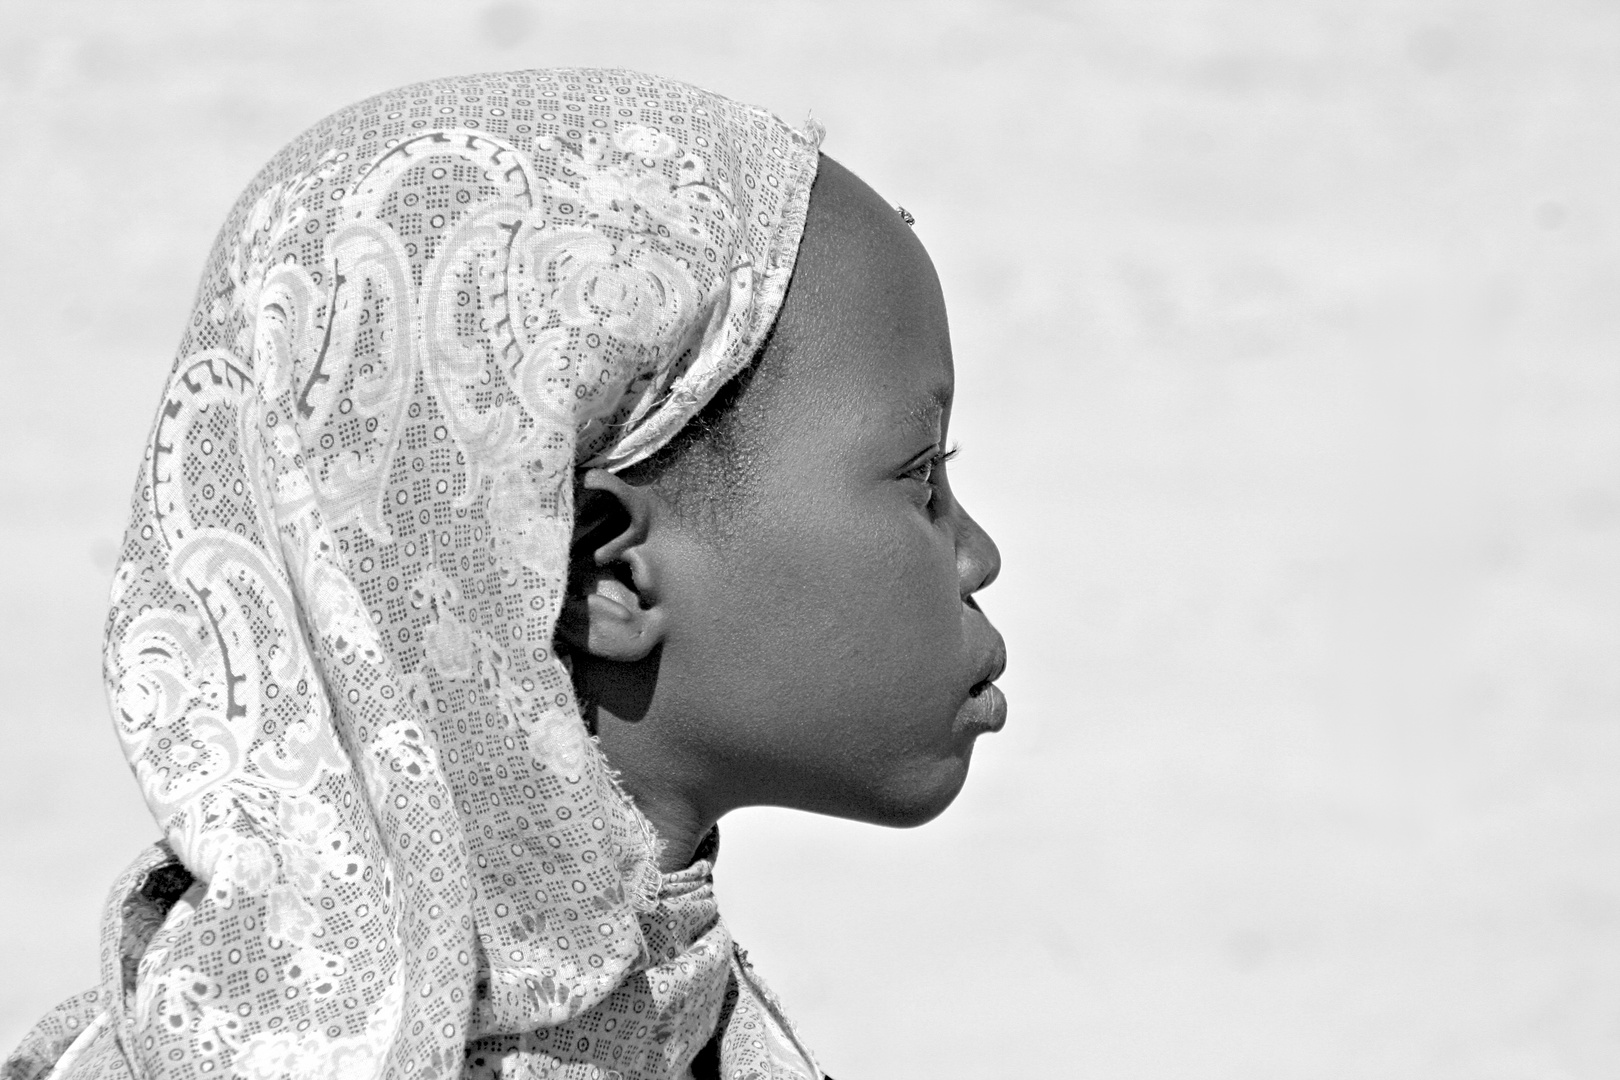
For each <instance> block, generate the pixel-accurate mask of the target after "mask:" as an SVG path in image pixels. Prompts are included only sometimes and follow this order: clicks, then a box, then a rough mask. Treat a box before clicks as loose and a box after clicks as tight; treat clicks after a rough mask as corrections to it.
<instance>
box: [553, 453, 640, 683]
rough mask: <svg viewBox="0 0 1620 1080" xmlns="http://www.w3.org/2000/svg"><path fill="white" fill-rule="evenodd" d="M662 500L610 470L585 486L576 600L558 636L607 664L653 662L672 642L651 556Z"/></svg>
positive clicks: (572, 562)
mask: <svg viewBox="0 0 1620 1080" xmlns="http://www.w3.org/2000/svg"><path fill="white" fill-rule="evenodd" d="M655 501H656V495H655V494H654V493H652V492H651V491H649V490H648V489H646V488H645V487H638V486H636V485H633V484H629V483H627V482H625V481H624V480H623V479H621V478H619V477H618V476H615V475H614V474H612V473H610V472H608V471H606V470H605V469H592V470H591V471H590V472H588V473H586V474H585V476H584V477H583V479H582V480H581V484H580V496H579V505H578V506H577V507H576V515H575V524H574V544H573V550H572V552H571V557H570V559H569V582H568V593H567V596H566V597H564V600H563V609H562V612H561V614H560V616H559V618H558V620H557V636H558V637H559V638H561V639H562V640H563V641H564V642H566V643H567V644H568V645H570V646H571V647H572V648H574V649H575V650H578V651H583V652H587V653H589V654H591V655H592V656H596V657H600V658H601V659H604V660H614V661H618V662H620V663H630V662H634V661H637V660H642V659H645V658H646V657H647V656H648V655H650V654H651V653H652V651H653V649H654V648H656V647H657V646H658V645H659V644H661V643H662V641H663V637H664V611H663V609H662V607H660V606H659V604H658V595H657V586H656V581H657V574H656V571H655V569H654V567H653V564H652V559H651V557H650V554H649V552H648V550H647V539H648V536H649V534H650V532H651V525H652V519H653V516H654V510H655V507H654V505H653V504H654V502H655Z"/></svg>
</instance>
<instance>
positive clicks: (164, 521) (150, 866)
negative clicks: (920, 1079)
mask: <svg viewBox="0 0 1620 1080" xmlns="http://www.w3.org/2000/svg"><path fill="white" fill-rule="evenodd" d="M819 141H820V132H819V129H815V128H812V129H811V130H808V131H804V132H801V131H797V130H794V129H792V128H790V127H789V126H787V125H786V124H784V123H782V122H781V121H780V120H778V119H777V118H776V117H774V116H772V115H771V114H769V113H768V112H766V111H764V110H761V109H756V108H751V107H748V106H744V105H740V104H737V103H735V102H732V101H729V100H726V99H724V98H721V97H717V96H715V95H712V94H709V93H706V92H703V91H701V90H698V89H696V88H694V87H691V86H687V85H684V84H681V83H675V82H670V81H667V80H662V79H655V78H650V77H647V76H645V75H639V74H636V73H632V72H624V71H597V70H565V71H533V72H515V73H502V74H493V75H482V76H472V77H466V78H455V79H446V80H440V81H435V82H427V83H421V84H418V85H415V86H409V87H405V88H403V89H400V90H396V91H393V92H390V93H385V94H382V95H379V96H378V97H375V98H372V99H370V100H368V101H365V102H362V103H360V104H358V105H355V106H352V107H350V108H348V109H345V110H343V111H341V112H339V113H336V114H335V115H333V116H331V117H329V118H327V119H326V120H325V121H323V122H321V123H320V124H318V125H316V126H315V127H314V128H312V129H310V130H309V131H308V132H306V133H305V134H304V135H303V136H301V137H300V138H298V139H297V140H295V141H294V142H293V143H292V144H290V145H289V146H288V147H286V148H285V149H284V150H282V151H281V153H280V154H278V155H277V156H276V157H275V158H274V160H272V161H271V162H270V164H269V165H268V166H266V167H265V169H264V170H263V171H262V172H261V173H260V174H259V176H258V177H257V178H256V179H255V180H254V181H253V183H252V184H251V185H250V186H249V188H248V190H247V191H246V192H245V193H244V195H243V196H242V198H241V199H240V200H239V202H238V203H237V205H236V207H235V209H234V210H233V212H232V214H231V216H230V218H229V220H228V221H227V223H226V225H225V227H224V229H223V230H222V232H221V233H220V236H219V239H218V241H217V242H216V245H215V248H214V252H213V255H212V258H211V260H210V262H209V265H208V269H207V272H206V274H205V277H204V280H203V283H202V286H201V289H200V292H199V295H198V298H197V302H196V305H195V308H194V310H193V313H192V316H191V321H190V324H189V326H188V327H187V330H186V333H185V336H184V338H183V340H182V343H181V346H180V350H179V358H178V360H177V362H176V364H175V366H174V368H173V371H172V374H171V376H170V379H169V383H168V386H167V389H166V390H165V392H164V395H163V399H162V403H161V406H160V408H159V410H158V415H157V419H156V422H155V424H154V427H153V430H152V435H151V438H150V439H149V441H148V443H147V448H146V454H145V460H144V461H143V462H142V465H141V471H140V479H139V482H138V484H137V490H136V493H135V498H134V504H133V512H132V517H131V522H130V526H129V529H128V532H127V534H126V538H125V543H124V548H123V555H122V561H121V563H120V565H119V567H118V570H117V573H116V578H115V581H114V584H113V589H112V599H111V611H110V614H109V616H108V623H107V638H106V655H105V670H106V678H107V684H108V692H109V696H110V700H111V704H112V712H113V716H114V720H115V723H116V726H117V729H118V735H119V738H120V739H121V740H122V743H123V747H124V750H125V753H126V755H127V757H128V760H129V762H130V764H131V766H132V768H133V770H134V772H135V775H136V777H137V779H138V781H139V783H140V785H141V788H142V791H143V793H144V795H145V798H146V801H147V803H148V805H149V806H150V807H151V810H152V812H153V814H154V815H155V816H156V818H157V820H158V822H159V824H160V825H161V827H162V828H163V830H164V834H165V836H166V838H167V845H168V847H167V848H159V849H154V852H151V853H148V854H147V855H145V856H143V857H142V859H141V860H138V861H137V863H136V865H135V866H134V867H132V869H131V871H130V874H128V875H126V880H125V881H124V882H121V883H120V887H119V888H118V889H115V890H114V896H113V899H112V901H111V902H110V905H109V917H108V919H107V922H106V927H105V931H104V940H103V951H104V963H103V969H104V972H103V974H104V977H103V985H102V986H101V988H100V990H99V991H97V992H96V993H97V994H98V995H99V997H98V998H97V999H87V1000H83V1001H79V1002H78V1004H77V1005H71V1003H70V1005H71V1008H70V1012H73V1010H77V1011H76V1012H73V1019H75V1020H76V1021H77V1023H78V1026H77V1028H74V1027H71V1026H70V1025H69V1024H68V1022H67V1021H66V1020H63V1021H61V1022H60V1023H58V1024H57V1025H56V1026H57V1028H60V1030H55V1029H53V1034H52V1037H53V1038H54V1039H55V1040H56V1042H55V1044H52V1045H56V1044H60V1043H63V1042H64V1041H67V1046H66V1048H65V1049H62V1048H59V1049H58V1050H57V1051H51V1050H50V1049H48V1048H47V1049H45V1050H39V1047H40V1046H41V1045H43V1044H40V1043H38V1041H37V1040H36V1043H35V1044H34V1045H35V1050H36V1051H38V1052H39V1053H40V1054H43V1055H44V1056H45V1057H46V1058H49V1057H50V1056H51V1055H52V1053H62V1054H69V1053H70V1052H75V1053H76V1054H77V1059H78V1061H79V1062H81V1063H82V1062H85V1061H92V1060H95V1059H96V1055H97V1054H100V1053H104V1052H105V1048H106V1046H108V1045H114V1044H116V1048H117V1049H118V1050H119V1051H120V1054H121V1060H122V1061H123V1062H124V1065H123V1066H122V1067H126V1068H127V1069H128V1071H129V1072H130V1073H131V1075H133V1076H135V1077H144V1078H152V1080H156V1078H160V1077H161V1078H166V1080H167V1078H175V1080H179V1078H187V1080H191V1078H202V1077H211V1076H239V1077H247V1078H252V1080H270V1078H272V1077H312V1078H313V1077H321V1078H327V1077H373V1076H376V1077H402V1078H403V1077H410V1078H412V1080H431V1078H434V1077H451V1076H455V1075H457V1074H464V1075H469V1076H491V1075H499V1076H507V1077H516V1076H556V1077H579V1078H585V1077H592V1078H597V1077H620V1078H639V1077H670V1076H678V1075H681V1074H682V1073H683V1072H684V1070H685V1069H686V1068H687V1066H688V1064H689V1063H690V1062H691V1061H692V1059H693V1058H694V1056H695V1055H697V1054H698V1052H699V1051H700V1050H701V1049H703V1048H704V1046H705V1044H706V1043H708V1042H709V1040H710V1038H711V1035H713V1034H714V1032H715V1030H716V1027H717V1025H719V1024H720V1023H721V1020H722V1016H723V1015H724V1016H725V1018H726V1019H725V1028H724V1031H723V1032H722V1034H721V1036H720V1038H719V1047H720V1051H721V1070H722V1073H723V1075H725V1076H727V1077H732V1076H737V1077H777V1076H781V1077H810V1078H815V1077H819V1076H820V1075H821V1074H820V1073H819V1072H818V1071H817V1069H816V1067H815V1065H814V1064H813V1063H812V1062H811V1060H810V1058H809V1055H808V1054H807V1053H805V1051H804V1050H803V1048H802V1047H801V1046H800V1045H799V1044H798V1040H797V1039H796V1038H795V1037H794V1035H793V1034H792V1031H791V1029H790V1028H789V1027H788V1026H787V1024H786V1021H785V1020H783V1019H782V1017H781V1013H780V1010H779V1009H778V1008H777V1006H776V1005H775V1003H774V1000H773V999H771V998H770V996H769V994H768V993H767V992H765V991H764V990H763V988H762V986H761V985H760V984H759V982H758V980H757V978H755V977H754V976H753V975H752V973H751V971H749V970H748V968H747V967H746V964H744V963H743V962H742V961H741V960H740V958H739V956H738V955H737V953H736V950H735V949H734V947H733V944H732V942H731V940H730V937H729V935H728V933H727V931H726V929H725V926H724V923H723V922H721V921H720V919H719V917H718V913H717V911H716V909H715V905H714V898H713V889H712V885H711V883H710V881H709V863H708V862H707V861H706V860H700V861H699V862H698V863H697V864H695V865H694V866H693V867H692V868H691V869H689V870H687V871H683V872H681V873H678V874H674V875H669V876H664V875H660V874H659V872H658V870H657V846H658V842H657V839H656V837H655V836H654V835H653V834H652V831H651V828H650V827H649V825H648V824H647V822H646V821H645V820H644V819H643V818H642V817H641V815H640V814H639V813H638V812H637V811H636V809H635V807H634V806H633V805H632V804H631V803H630V802H629V800H628V799H627V798H626V797H625V796H624V795H623V793H622V792H621V791H620V790H619V788H618V787H617V784H616V782H615V780H614V777H613V774H612V772H611V771H610V769H609V768H608V766H607V764H606V762H605V761H604V759H603V758H602V756H601V754H600V753H599V751H598V749H597V747H596V745H595V743H594V742H593V741H592V740H591V739H590V737H589V736H588V735H587V733H586V731H585V728H584V726H583V725H582V723H581V720H580V715H579V710H578V707H577V704H576V702H575V699H574V694H573V690H572V687H571V684H570V680H569V677H568V673H567V671H566V669H565V667H564V665H563V663H562V662H561V661H560V660H559V658H558V657H557V656H556V654H555V653H554V651H553V648H552V635H553V631H554V629H555V625H556V620H557V616H558V611H559V607H560V604H561V601H562V597H563V590H564V587H565V577H566V569H567V562H568V558H567V556H568V546H569V542H570V538H571V535H572V529H573V494H574V492H573V484H574V478H575V476H576V472H577V470H579V469H581V468H584V467H589V466H600V467H606V468H610V469H618V468H623V467H626V466H628V465H631V464H633V463H635V462H637V461H640V460H642V459H643V458H645V457H647V456H648V455H649V454H651V453H653V452H655V451H656V450H657V449H658V448H659V447H660V446H662V445H664V444H665V443H666V442H667V441H668V439H669V438H670V437H671V436H672V435H673V434H674V433H675V432H676V431H677V430H679V429H680V427H681V426H682V425H683V424H684V423H686V422H687V421H688V420H689V419H691V418H692V416H693V415H694V414H695V413H696V412H697V411H698V410H699V409H700V408H701V407H702V406H703V405H704V404H705V403H706V402H707V401H708V400H709V398H710V397H712V396H713V394H714V393H715V392H716V390H718V388H719V387H720V386H721V385H722V384H723V383H724V382H725V381H726V380H727V379H729V378H730V377H731V376H732V375H734V374H735V373H736V372H737V371H739V370H740V369H741V368H743V367H744V366H745V365H747V364H748V363H749V362H750V360H751V359H752V358H753V356H754V355H755V353H756V351H757V349H758V348H759V346H760V343H761V342H762V340H763V338H764V337H765V335H766V333H767V332H768V330H769V328H770V326H771V324H772V322H773V320H774V319H775V316H776V313H777V311H778V309H779V307H780V305H781V302H782V298H783V295H784V292H785V290H786V287H787V282H788V278H789V275H790V274H791V271H792V266H793V261H794V258H795V256H796V252H797V248H798V242H799V237H800V235H801V233H802V231H803V228H804V219H805V211H806V205H807V202H808V198H809V189H810V184H811V182H812V180H813V178H814V175H815V170H816V165H817V160H818V153H817V150H818V145H819ZM171 852H172V854H171ZM165 867H167V868H168V871H167V872H168V873H169V875H170V876H169V878H168V879H167V881H168V883H169V885H170V886H172V885H173V884H174V882H175V881H176V880H179V879H177V878H176V877H175V875H178V874H183V875H184V881H185V882H186V886H185V888H184V891H183V892H182V893H181V894H180V895H178V896H169V895H167V894H166V893H164V892H163V888H161V887H158V888H157V891H156V892H153V888H154V886H153V885H152V882H153V880H154V878H153V874H154V873H158V872H159V871H160V870H162V869H163V868H165ZM160 876H161V875H160ZM171 891H172V890H171ZM154 896H156V897H159V898H160V899H158V900H154V899H153V897H154ZM154 904H159V905H160V906H161V915H159V916H154V914H153V912H154V910H156V909H155V908H154ZM76 1000H77V999H76ZM97 1001H99V1004H100V1007H101V1009H102V1010H103V1011H102V1012H100V1013H97V1014H96V1016H95V1017H94V1018H92V1019H87V1018H86V1017H87V1016H88V1013H89V1011H91V1010H90V1006H92V1005H94V1004H96V1002H97ZM80 1014H85V1016H81V1015H80ZM49 1024H50V1021H49V1020H48V1021H47V1025H45V1026H48V1025H49ZM92 1029H93V1030H92ZM74 1031H78V1032H79V1034H78V1035H75V1036H73V1037H72V1038H71V1039H69V1038H68V1037H69V1036H70V1035H72V1034H73V1032H74ZM97 1039H99V1040H101V1041H100V1043H96V1040H97ZM92 1044H94V1045H92ZM97 1046H99V1047H100V1049H96V1047H97ZM75 1048H77V1049H76V1051H75ZM25 1049H26V1048H25ZM17 1060H18V1059H17V1058H14V1059H13V1062H14V1063H15V1062H16V1061H17ZM60 1064H61V1065H62V1066H64V1067H65V1066H67V1065H69V1064H72V1063H71V1062H69V1061H67V1059H66V1058H63V1060H62V1061H61V1062H60ZM10 1067H11V1066H9V1065H8V1068H10ZM83 1068H84V1066H83V1065H82V1064H76V1065H73V1068H72V1070H71V1071H70V1074H71V1075H93V1074H92V1073H86V1072H83V1071H82V1069H83ZM58 1074H59V1075H63V1074H65V1073H63V1072H62V1069H60V1068H59V1069H58Z"/></svg>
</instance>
